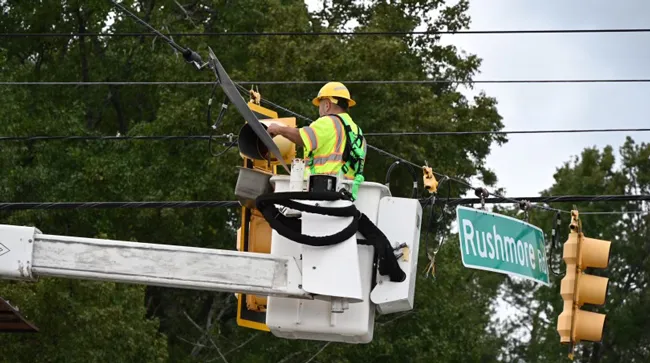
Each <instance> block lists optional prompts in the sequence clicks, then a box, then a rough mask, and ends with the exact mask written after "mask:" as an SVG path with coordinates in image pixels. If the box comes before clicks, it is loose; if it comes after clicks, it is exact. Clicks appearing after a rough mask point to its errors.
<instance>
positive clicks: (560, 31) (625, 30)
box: [0, 28, 650, 38]
mask: <svg viewBox="0 0 650 363" xmlns="http://www.w3.org/2000/svg"><path fill="white" fill-rule="evenodd" d="M647 32H650V28H613V29H602V28H593V29H511V30H507V29H506V30H438V31H427V30H420V31H418V30H413V31H328V32H313V31H309V32H282V31H280V32H250V31H246V32H204V33H196V32H194V33H167V34H165V35H166V36H171V37H274V36H346V35H359V36H406V35H509V34H593V33H596V34H598V33H600V34H602V33H647ZM81 36H85V37H127V38H130V37H155V36H158V35H157V34H155V33H144V32H137V33H135V32H124V33H105V32H102V33H100V32H88V33H77V32H75V33H0V38H53V37H54V38H71V37H81Z"/></svg>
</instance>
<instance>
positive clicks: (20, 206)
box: [0, 149, 650, 214]
mask: <svg viewBox="0 0 650 363" xmlns="http://www.w3.org/2000/svg"><path fill="white" fill-rule="evenodd" d="M379 150H381V149H379ZM382 151H383V150H382ZM391 155H392V154H391ZM414 165H415V164H414ZM416 166H417V165H416ZM418 167H419V166H418ZM450 180H453V179H450ZM513 200H515V201H517V202H520V201H530V202H549V203H551V202H574V203H578V202H598V201H610V202H611V201H630V202H631V201H648V200H650V195H557V196H550V197H518V198H486V199H485V203H486V204H506V203H511V202H512V201H513ZM421 203H432V200H431V199H430V198H427V199H425V200H421ZM433 203H435V204H446V205H463V204H477V203H480V199H477V198H449V199H446V198H437V199H435V201H433ZM238 206H240V203H239V202H238V201H142V202H4V203H0V210H4V211H15V210H28V209H38V210H48V209H145V208H153V209H162V208H175V209H177V208H224V207H238ZM647 212H649V211H643V210H633V211H607V212H605V211H603V212H598V211H595V212H580V214H625V213H647Z"/></svg>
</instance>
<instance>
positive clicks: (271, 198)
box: [256, 192, 360, 246]
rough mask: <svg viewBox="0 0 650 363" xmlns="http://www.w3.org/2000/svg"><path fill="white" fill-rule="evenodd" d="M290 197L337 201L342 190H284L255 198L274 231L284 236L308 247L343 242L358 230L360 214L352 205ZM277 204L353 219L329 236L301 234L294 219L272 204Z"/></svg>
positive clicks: (308, 211)
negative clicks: (327, 204)
mask: <svg viewBox="0 0 650 363" xmlns="http://www.w3.org/2000/svg"><path fill="white" fill-rule="evenodd" d="M291 199H299V200H340V199H344V196H343V195H342V194H341V193H336V192H284V193H268V194H263V195H260V196H259V197H257V199H256V206H257V209H258V210H259V211H260V212H262V215H263V216H264V219H266V221H267V222H268V223H269V225H270V226H271V228H273V229H274V230H276V231H277V232H278V233H279V234H280V235H281V236H283V237H286V238H288V239H290V240H292V241H295V242H298V243H302V244H306V245H309V246H331V245H335V244H339V243H341V242H343V241H346V240H348V239H350V237H352V236H354V235H355V234H356V233H357V230H358V229H359V226H358V223H359V216H360V212H359V211H358V210H357V208H356V207H355V206H354V205H350V206H346V207H342V208H332V207H317V206H312V205H307V204H302V203H297V202H294V201H292V200H291ZM276 204H279V205H283V206H286V207H289V208H293V209H296V210H300V211H303V212H307V213H316V214H324V215H330V216H335V217H354V218H353V219H352V222H351V223H350V224H349V225H348V226H347V227H345V228H344V229H343V230H341V231H339V232H337V233H335V234H332V235H329V236H310V235H306V234H302V233H301V231H300V230H298V229H297V228H296V222H295V219H294V218H288V217H286V216H284V215H283V214H282V213H280V211H278V209H277V208H276V207H275V205H276Z"/></svg>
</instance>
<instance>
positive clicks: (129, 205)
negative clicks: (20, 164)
mask: <svg viewBox="0 0 650 363" xmlns="http://www.w3.org/2000/svg"><path fill="white" fill-rule="evenodd" d="M234 206H239V202H237V201H168V202H157V201H151V202H32V203H8V202H7V203H0V211H3V210H4V211H16V210H28V209H41V210H42V209H144V208H154V209H162V208H223V207H234Z"/></svg>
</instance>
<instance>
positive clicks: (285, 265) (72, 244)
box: [0, 225, 311, 299]
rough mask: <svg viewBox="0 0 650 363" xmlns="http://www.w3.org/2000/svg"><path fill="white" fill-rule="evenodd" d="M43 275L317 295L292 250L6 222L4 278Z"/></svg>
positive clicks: (1, 248) (1, 260) (0, 242)
mask: <svg viewBox="0 0 650 363" xmlns="http://www.w3.org/2000/svg"><path fill="white" fill-rule="evenodd" d="M38 276H55V277H65V278H78V279H86V280H101V281H113V282H124V283H134V284H147V285H156V286H163V287H175V288H186V289H197V290H214V291H225V292H238V293H247V294H258V295H265V296H280V297H295V298H307V299H310V298H311V296H310V294H309V293H307V292H305V291H304V290H303V289H302V288H301V285H300V284H301V282H302V275H301V272H300V270H299V268H298V264H297V263H296V261H295V260H294V258H293V257H289V256H274V255H270V254H263V253H252V252H239V251H229V250H217V249H208V248H196V247H185V246H176V245H163V244H151V243H139V242H127V241H116V240H105V239H94V238H82V237H67V236H56V235H48V234H42V233H41V232H40V231H39V230H38V229H36V228H33V227H21V226H10V225H0V278H5V279H18V280H35V279H36V277H38Z"/></svg>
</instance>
